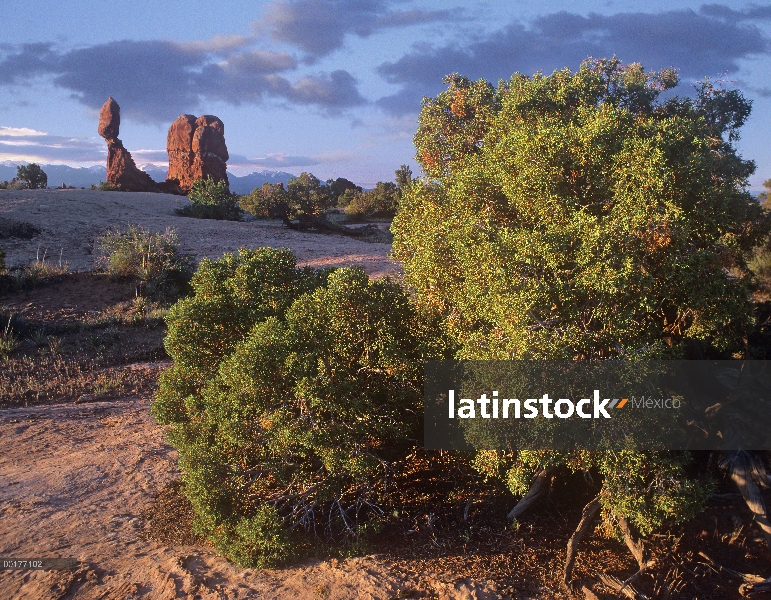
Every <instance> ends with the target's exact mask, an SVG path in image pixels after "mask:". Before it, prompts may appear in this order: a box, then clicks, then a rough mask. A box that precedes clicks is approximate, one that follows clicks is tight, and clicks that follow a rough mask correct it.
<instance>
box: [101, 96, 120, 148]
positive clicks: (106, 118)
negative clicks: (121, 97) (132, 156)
mask: <svg viewBox="0 0 771 600" xmlns="http://www.w3.org/2000/svg"><path fill="white" fill-rule="evenodd" d="M118 133H120V106H118V103H117V102H115V100H113V99H112V97H110V98H107V102H105V103H104V104H103V105H102V109H101V110H100V111H99V135H101V136H102V137H103V138H104V139H106V140H117V139H118Z"/></svg>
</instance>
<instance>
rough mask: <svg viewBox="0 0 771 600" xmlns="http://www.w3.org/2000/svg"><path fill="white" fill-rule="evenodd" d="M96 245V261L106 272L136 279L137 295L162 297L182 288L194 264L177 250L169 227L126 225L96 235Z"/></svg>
mask: <svg viewBox="0 0 771 600" xmlns="http://www.w3.org/2000/svg"><path fill="white" fill-rule="evenodd" d="M97 246H98V247H99V249H100V251H101V253H102V256H101V257H100V258H99V261H98V264H100V265H101V266H102V267H103V268H104V269H105V270H106V271H107V273H109V274H110V275H111V276H112V277H114V278H116V279H130V280H132V281H134V282H136V285H137V295H138V296H145V295H146V296H150V297H155V298H157V299H158V300H162V301H165V300H170V299H173V298H175V297H176V296H178V295H179V294H180V293H182V292H184V290H185V289H186V287H187V285H188V281H189V280H190V277H191V275H192V272H193V269H194V266H195V261H194V259H193V257H192V256H190V255H187V254H182V252H181V251H180V249H179V242H178V240H177V235H176V233H175V232H174V230H172V229H166V231H165V232H163V233H152V232H150V231H149V230H146V229H142V228H141V227H138V226H135V225H130V226H129V227H128V229H127V230H125V231H122V230H115V231H111V232H108V233H106V234H104V235H103V236H101V237H99V238H98V239H97Z"/></svg>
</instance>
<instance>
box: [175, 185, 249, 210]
mask: <svg viewBox="0 0 771 600" xmlns="http://www.w3.org/2000/svg"><path fill="white" fill-rule="evenodd" d="M187 197H188V198H189V199H190V201H191V202H192V205H190V206H185V207H184V208H181V209H179V210H178V211H177V212H178V213H179V214H181V215H184V216H186V217H195V218H197V219H216V220H218V221H238V220H240V219H241V215H242V214H243V210H241V207H240V206H239V205H238V195H237V194H231V193H230V192H229V191H228V184H227V182H226V181H214V180H213V179H212V178H211V177H210V176H207V177H206V178H205V179H197V180H196V181H194V182H193V185H192V188H191V190H190V193H189V194H188V196H187Z"/></svg>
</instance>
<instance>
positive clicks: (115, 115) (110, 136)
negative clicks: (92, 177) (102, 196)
mask: <svg viewBox="0 0 771 600" xmlns="http://www.w3.org/2000/svg"><path fill="white" fill-rule="evenodd" d="M98 131H99V135H101V136H102V137H103V138H104V139H105V140H106V141H107V183H109V184H110V185H117V186H120V189H121V190H124V191H127V192H157V191H159V188H158V184H157V183H155V181H153V179H152V177H150V176H149V175H148V174H147V173H145V172H144V171H142V170H140V169H139V168H137V165H136V163H135V162H134V159H133V158H132V157H131V153H130V152H129V151H128V150H126V149H125V148H124V147H123V142H121V141H120V140H119V139H118V133H119V131H120V106H118V103H117V102H116V101H115V100H113V99H112V98H108V99H107V102H105V103H104V104H103V105H102V109H101V110H100V111H99V129H98Z"/></svg>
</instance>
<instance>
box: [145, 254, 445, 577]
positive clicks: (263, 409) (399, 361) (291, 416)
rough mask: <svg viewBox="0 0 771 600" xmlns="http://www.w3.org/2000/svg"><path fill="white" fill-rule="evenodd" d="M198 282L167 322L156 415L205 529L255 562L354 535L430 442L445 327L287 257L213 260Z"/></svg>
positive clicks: (384, 285)
mask: <svg viewBox="0 0 771 600" xmlns="http://www.w3.org/2000/svg"><path fill="white" fill-rule="evenodd" d="M192 286H193V289H194V295H193V296H191V297H189V298H186V299H183V300H181V301H180V302H179V303H177V304H176V305H175V306H174V307H172V309H171V310H170V312H169V315H168V317H167V322H168V326H169V329H168V335H167V338H166V348H167V352H168V353H169V355H170V356H171V357H172V358H173V359H174V366H173V367H172V368H170V369H169V370H167V371H166V372H165V373H164V374H163V375H162V376H161V379H160V387H159V390H158V393H157V396H156V400H155V403H154V404H153V408H152V410H153V414H154V416H155V417H156V419H157V420H158V421H159V422H160V423H165V424H168V425H170V426H171V427H170V429H169V439H170V440H171V442H172V443H173V444H174V445H175V446H176V447H177V449H178V450H179V456H180V467H181V469H182V471H183V479H184V481H185V483H186V488H185V489H186V494H187V495H188V497H189V499H190V501H191V502H192V504H193V506H194V508H195V511H196V515H197V521H196V523H197V525H196V526H197V527H198V528H199V530H200V531H201V532H202V533H205V534H206V535H208V536H209V538H210V539H211V540H212V541H213V542H214V543H215V544H216V545H217V547H218V548H219V549H220V551H222V552H224V553H225V554H226V555H228V556H229V557H230V558H231V559H232V560H234V561H236V562H238V563H239V564H241V565H251V566H264V565H269V564H275V563H277V562H281V561H283V560H285V559H287V558H288V557H290V556H293V555H298V554H301V553H302V552H303V551H304V550H307V549H308V548H309V547H310V546H311V545H313V544H314V543H315V542H314V541H313V540H314V539H316V536H318V537H319V538H322V539H326V540H327V541H328V542H331V541H333V540H337V541H340V540H343V539H350V538H352V537H354V536H356V534H357V532H358V531H360V525H361V521H362V520H363V519H365V518H366V517H367V516H372V515H375V514H377V512H378V507H377V502H378V485H377V482H378V481H379V480H380V479H382V477H383V476H384V472H385V469H386V467H387V465H388V463H389V462H390V461H392V460H395V459H397V458H399V457H403V456H405V453H406V452H407V451H408V448H410V446H411V445H412V444H413V443H414V441H415V440H416V439H418V438H419V436H420V419H419V416H418V415H419V413H420V407H421V405H422V390H421V384H420V378H421V374H422V360H421V359H422V358H423V357H424V356H426V355H428V353H429V351H428V348H429V347H431V346H432V345H434V346H436V343H435V342H436V341H435V340H433V339H432V336H433V335H434V334H432V333H430V332H432V331H435V329H431V328H429V327H424V326H422V325H421V322H420V321H419V318H418V315H417V313H416V312H415V311H414V309H413V307H412V305H411V303H410V302H409V300H408V298H407V296H406V294H405V293H404V292H403V291H402V289H401V288H399V287H398V286H397V285H396V284H394V283H392V282H390V281H388V280H381V281H377V282H371V281H369V280H368V278H367V276H366V274H365V273H364V272H363V270H361V269H358V268H346V269H339V270H336V271H330V270H323V271H313V270H311V269H309V268H306V269H298V268H296V266H295V258H294V256H293V255H292V253H291V252H289V251H288V250H274V249H270V248H262V249H259V250H240V251H239V253H238V254H237V255H225V256H224V257H223V258H222V259H220V260H218V261H209V260H204V261H203V262H202V264H201V266H200V268H199V269H198V271H197V272H196V274H195V276H194V277H193V280H192ZM436 351H437V350H434V352H436ZM304 533H307V534H310V535H304ZM314 534H315V535H314Z"/></svg>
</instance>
